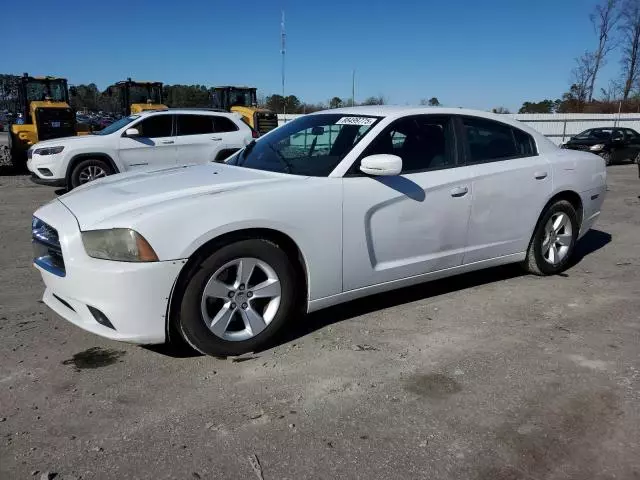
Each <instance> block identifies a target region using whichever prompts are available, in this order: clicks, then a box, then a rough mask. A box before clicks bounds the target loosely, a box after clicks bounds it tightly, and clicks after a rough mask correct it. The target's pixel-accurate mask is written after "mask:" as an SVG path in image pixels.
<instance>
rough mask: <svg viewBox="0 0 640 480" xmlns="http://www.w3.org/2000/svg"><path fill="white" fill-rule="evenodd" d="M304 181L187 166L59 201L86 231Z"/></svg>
mask: <svg viewBox="0 0 640 480" xmlns="http://www.w3.org/2000/svg"><path fill="white" fill-rule="evenodd" d="M303 178H305V177H298V176H294V175H285V174H281V173H273V172H265V171H262V170H252V169H248V168H241V167H234V166H230V165H225V164H219V163H209V164H203V165H186V166H178V167H171V168H166V169H163V170H155V171H145V172H131V173H123V174H118V175H113V176H110V177H107V178H104V179H101V180H97V181H94V182H91V183H88V184H85V185H83V186H81V187H78V188H76V189H74V190H72V191H71V192H69V193H67V194H66V195H63V196H61V197H60V198H59V200H60V201H61V202H62V203H63V204H64V205H65V206H66V207H67V208H68V209H69V210H70V211H71V213H73V214H74V215H75V217H76V218H77V220H78V224H79V225H80V228H81V229H83V230H84V229H88V228H92V227H94V226H96V225H98V224H100V223H101V222H105V221H107V220H108V219H110V218H113V217H116V216H120V218H122V217H121V216H122V214H127V213H131V214H132V215H138V214H142V213H141V212H145V211H148V210H149V209H150V208H153V207H155V206H159V205H161V204H163V203H166V202H175V201H177V200H179V199H184V198H187V197H196V196H200V195H211V194H222V193H225V192H230V191H236V190H238V189H247V188H255V187H256V186H257V185H263V184H265V183H273V182H287V181H296V180H299V179H303ZM115 226H123V225H114V227H115ZM102 228H105V227H102Z"/></svg>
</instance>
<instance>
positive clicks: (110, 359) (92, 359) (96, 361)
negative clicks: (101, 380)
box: [62, 347, 126, 370]
mask: <svg viewBox="0 0 640 480" xmlns="http://www.w3.org/2000/svg"><path fill="white" fill-rule="evenodd" d="M125 353H126V352H125V351H123V350H108V349H105V348H100V347H93V348H89V349H88V350H85V351H83V352H80V353H76V354H75V355H74V356H73V357H72V358H70V359H68V360H65V361H64V362H62V364H63V365H73V366H74V367H75V368H76V369H77V370H84V369H87V368H100V367H106V366H109V365H113V364H114V363H116V362H117V361H118V360H119V359H120V357H122V356H123V355H124V354H125Z"/></svg>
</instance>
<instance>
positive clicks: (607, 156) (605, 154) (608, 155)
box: [600, 152, 612, 167]
mask: <svg viewBox="0 0 640 480" xmlns="http://www.w3.org/2000/svg"><path fill="white" fill-rule="evenodd" d="M600 156H601V157H602V159H603V160H604V164H605V165H606V166H607V167H608V166H609V165H611V157H612V155H611V152H603V153H601V154H600Z"/></svg>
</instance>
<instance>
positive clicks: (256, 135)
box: [251, 128, 260, 138]
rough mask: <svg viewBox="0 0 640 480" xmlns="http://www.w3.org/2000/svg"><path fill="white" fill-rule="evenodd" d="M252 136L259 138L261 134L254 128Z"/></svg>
mask: <svg viewBox="0 0 640 480" xmlns="http://www.w3.org/2000/svg"><path fill="white" fill-rule="evenodd" d="M251 137H252V138H259V137H260V134H259V133H258V132H257V131H255V130H254V129H253V128H252V129H251Z"/></svg>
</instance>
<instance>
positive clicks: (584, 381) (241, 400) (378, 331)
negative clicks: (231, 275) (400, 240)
mask: <svg viewBox="0 0 640 480" xmlns="http://www.w3.org/2000/svg"><path fill="white" fill-rule="evenodd" d="M639 187H640V183H639V182H638V178H637V169H636V167H635V166H633V165H623V166H613V167H610V176H609V188H610V191H609V194H608V197H607V200H606V202H605V208H604V212H603V215H602V218H601V220H600V221H599V223H598V225H597V228H596V229H595V230H592V231H591V232H590V233H589V234H588V235H587V236H586V237H585V238H584V239H583V241H582V242H581V243H580V245H579V247H578V252H577V253H578V255H577V260H578V261H577V263H576V264H575V266H573V267H572V268H571V269H569V270H568V271H567V272H566V274H563V275H559V276H555V277H550V278H538V277H533V276H527V275H522V274H521V272H520V270H519V269H518V268H517V267H506V268H498V269H492V270H488V271H484V272H478V273H474V274H470V275H464V276H460V277H456V278H453V279H448V280H444V281H437V282H433V283H428V284H424V285H421V286H417V287H412V288H409V289H404V290H400V291H396V292H391V293H388V294H383V295H378V296H375V297H371V298H367V299H362V300H358V301H356V302H352V303H349V304H346V305H343V306H340V307H336V308H332V309H329V310H326V311H322V312H318V313H316V314H313V315H312V316H310V317H307V318H304V319H302V318H301V319H300V321H299V322H297V323H296V325H295V327H293V328H292V331H291V333H290V335H289V336H288V337H287V339H285V340H283V341H282V343H281V344H280V345H278V346H276V347H274V348H272V349H270V350H267V351H264V352H260V353H258V354H255V355H249V356H245V357H241V358H237V359H227V360H224V359H216V358H208V357H202V356H195V355H187V354H185V355H182V356H177V355H173V356H172V355H171V354H169V353H168V352H165V351H164V350H163V349H162V348H153V349H152V348H142V347H136V346H131V345H126V344H119V343H115V342H110V341H108V340H103V339H101V338H99V337H96V336H93V335H91V334H89V333H85V332H83V331H82V330H80V329H78V328H76V327H74V326H72V325H71V324H68V323H66V322H65V321H64V320H62V319H61V318H60V317H58V316H57V315H55V314H53V313H52V312H51V311H49V310H48V309H47V308H46V307H45V306H44V305H43V304H42V302H41V301H40V300H39V299H40V297H41V295H42V291H43V285H42V282H41V280H40V278H39V275H38V273H37V272H36V271H35V269H33V268H32V267H31V266H30V260H31V252H30V245H29V241H30V238H29V235H30V232H29V224H30V217H31V213H32V212H33V211H34V210H35V209H36V208H37V207H38V206H39V205H40V204H42V203H44V202H46V201H48V200H49V199H51V198H54V197H55V195H56V193H55V192H54V190H53V189H49V188H46V187H40V186H35V185H32V184H31V183H30V182H29V181H28V180H27V178H26V177H23V176H0V219H1V224H2V227H3V228H2V229H0V264H1V265H2V269H0V281H1V285H2V288H1V289H0V478H3V479H5V478H6V479H20V478H34V477H35V478H41V477H43V478H47V477H50V476H51V475H49V474H53V473H55V474H57V477H56V478H58V479H63V480H64V479H70V478H83V479H93V478H100V479H102V478H105V479H122V478H140V479H164V478H175V479H198V478H201V479H207V478H221V479H222V478H242V479H252V478H258V479H261V478H264V479H266V480H272V479H278V480H280V479H296V480H297V479H305V478H309V479H318V478H329V479H338V478H367V479H372V478H376V479H377V478H381V479H396V478H397V479H410V478H411V479H414V478H416V479H417V478H425V479H426V478H429V479H504V480H506V479H509V480H515V479H567V478H572V479H614V478H615V479H627V478H640V358H639V356H638V352H639V349H638V347H639V345H640V318H639V314H638V312H639V311H640V295H639V294H640V281H639V280H640V276H639V274H638V266H639V265H640V245H639V243H640V242H639V240H640V208H639V205H640V200H639V199H638V194H639V193H640V188H639Z"/></svg>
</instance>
